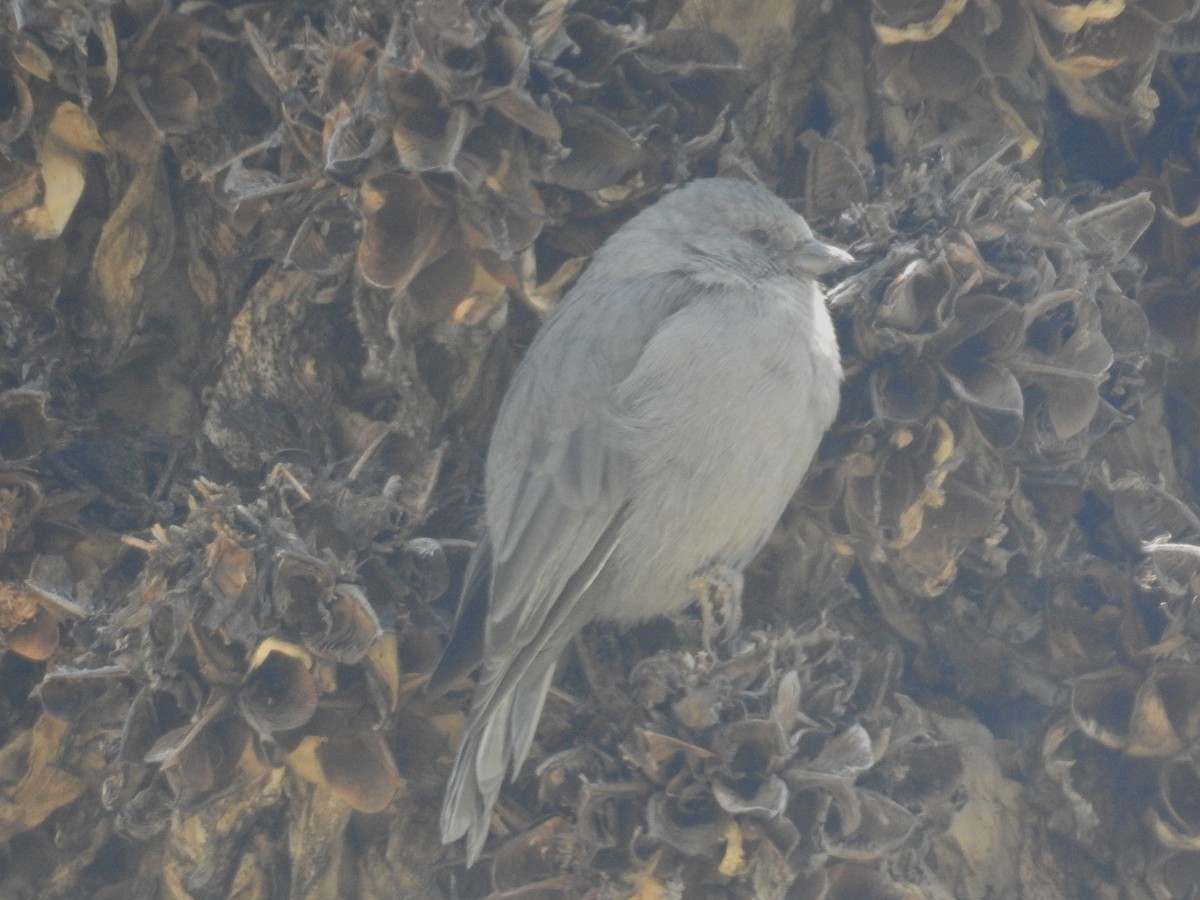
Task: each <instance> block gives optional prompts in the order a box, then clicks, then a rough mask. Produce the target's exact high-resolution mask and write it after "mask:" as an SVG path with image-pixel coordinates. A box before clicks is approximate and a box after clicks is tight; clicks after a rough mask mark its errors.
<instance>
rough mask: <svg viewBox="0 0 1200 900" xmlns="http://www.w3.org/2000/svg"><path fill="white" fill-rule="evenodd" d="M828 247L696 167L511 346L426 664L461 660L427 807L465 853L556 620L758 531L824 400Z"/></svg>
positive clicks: (554, 635)
mask: <svg viewBox="0 0 1200 900" xmlns="http://www.w3.org/2000/svg"><path fill="white" fill-rule="evenodd" d="M849 261H851V258H850V256H849V255H848V254H846V253H845V252H844V251H841V250H838V249H837V248H834V247H831V246H829V245H827V244H823V243H821V242H819V241H818V240H816V239H815V238H814V237H813V234H812V231H811V230H810V229H809V227H808V225H807V224H806V223H805V221H804V219H803V218H801V217H800V216H799V215H797V214H796V213H795V212H793V211H792V209H791V208H790V207H789V206H788V205H787V204H785V203H784V202H783V201H781V200H779V199H778V198H777V197H775V196H774V195H772V194H771V193H769V192H768V191H766V190H764V189H762V188H760V187H757V186H755V185H752V184H749V183H747V182H742V181H734V180H730V179H719V178H718V179H708V180H704V181H697V182H694V183H692V184H690V185H688V186H686V187H683V188H680V189H679V190H676V191H674V192H672V193H670V194H668V195H667V196H665V197H663V198H662V199H661V200H659V202H658V203H656V204H655V205H654V206H651V207H650V208H648V209H646V210H645V211H643V212H642V213H640V214H639V215H637V216H635V217H634V218H633V219H631V220H630V221H629V222H628V223H626V224H625V225H624V226H623V227H622V228H620V229H619V230H618V231H617V232H616V233H615V234H613V235H612V237H610V238H609V239H608V241H607V242H606V243H605V244H604V246H603V247H601V248H600V250H599V251H598V252H597V253H596V255H595V257H594V259H593V260H592V263H591V265H590V267H589V268H588V270H587V272H586V273H585V274H584V275H583V277H582V278H580V280H579V282H578V283H577V284H576V285H575V287H574V288H573V289H572V290H571V291H570V293H569V294H568V295H567V297H566V298H565V299H564V300H563V302H562V304H561V306H560V307H559V309H558V310H557V311H556V312H555V313H554V314H553V315H552V316H551V317H550V319H549V320H548V321H547V322H546V324H545V326H544V327H543V328H542V330H541V332H540V333H539V334H538V336H537V338H536V339H535V340H534V342H533V344H532V345H531V346H530V348H529V351H528V352H527V353H526V355H525V358H524V359H523V361H522V362H521V365H520V366H519V367H518V369H517V371H516V374H515V375H514V376H513V379H512V383H511V385H510V386H509V388H508V393H507V394H506V396H505V398H504V402H503V404H502V406H501V408H500V414H499V418H498V420H497V422H496V427H495V431H494V432H493V435H492V443H491V447H490V450H489V453H488V459H487V469H486V475H485V480H486V484H485V488H486V498H487V513H486V526H487V530H486V535H485V536H484V537H483V539H482V540H481V541H480V544H479V548H478V549H477V551H476V553H475V555H474V557H473V558H472V560H471V564H470V565H469V567H468V572H467V579H466V587H465V588H464V592H463V599H462V602H461V604H460V608H459V617H458V623H457V625H456V628H455V634H454V636H453V637H452V639H451V642H450V645H449V646H448V648H447V652H446V655H445V657H444V658H443V660H442V662H441V663H440V664H439V668H438V671H437V672H435V673H434V676H433V678H432V679H431V690H433V691H435V692H436V691H439V690H444V689H445V687H446V686H448V685H449V684H450V683H453V681H454V680H455V679H456V678H457V677H458V676H460V675H462V674H465V672H467V671H469V670H470V669H471V668H473V667H474V665H475V664H476V663H482V670H481V673H480V677H479V683H478V686H477V687H476V690H475V695H474V700H473V702H472V706H471V714H470V717H469V719H468V723H467V729H466V734H465V736H464V738H463V742H462V746H461V747H460V748H459V753H458V759H457V761H456V762H455V764H454V770H453V772H452V773H451V776H450V782H449V786H448V788H447V791H446V797H445V802H444V805H443V808H442V819H441V828H442V840H443V841H445V842H447V843H449V842H450V841H453V840H456V839H457V838H459V837H461V836H462V835H464V834H466V835H467V860H468V862H469V863H474V861H475V860H476V859H477V858H478V856H479V853H480V851H481V850H482V848H483V844H484V841H485V839H486V838H487V834H488V829H489V824H490V818H491V812H492V806H493V805H494V803H495V801H496V798H497V796H498V795H499V792H500V787H501V784H502V782H503V780H504V777H505V775H506V773H509V772H511V773H512V774H514V775H515V774H516V771H517V770H518V769H519V768H520V766H521V764H522V763H523V762H524V760H525V757H526V756H527V755H528V753H529V748H530V744H531V743H532V741H533V735H534V731H535V729H536V727H537V721H538V717H539V716H540V715H541V710H542V704H543V703H544V701H545V699H546V693H547V691H548V690H549V687H550V680H551V678H552V676H553V673H554V666H555V662H556V660H557V659H558V657H559V655H560V653H561V652H562V650H563V649H564V648H565V647H566V645H567V644H568V643H570V641H571V639H572V638H573V637H574V636H575V634H577V633H578V631H579V630H580V629H581V628H582V627H583V626H584V625H585V624H586V623H587V622H589V621H591V620H593V619H608V620H616V621H618V622H625V623H631V622H636V621H640V620H644V619H647V618H650V617H653V616H657V615H663V614H669V613H673V612H676V611H678V610H679V609H681V608H682V607H683V606H685V605H686V604H687V603H688V602H689V599H691V598H690V596H689V593H688V590H687V582H688V580H689V578H690V577H691V576H693V575H695V574H696V573H697V572H699V571H702V570H704V569H705V568H706V567H708V566H712V565H723V566H728V567H729V568H731V569H734V570H740V569H741V568H742V567H744V566H745V565H746V563H748V562H749V561H750V560H751V558H753V556H754V555H755V553H757V552H758V550H759V548H761V547H762V545H763V543H764V542H765V541H766V539H767V537H768V536H769V535H770V532H771V530H772V529H773V528H774V526H775V524H776V522H777V521H778V520H779V517H780V516H781V515H782V513H783V510H784V507H785V506H786V504H787V502H788V500H789V498H790V497H791V496H792V494H793V492H794V491H795V490H796V488H797V486H798V485H799V484H800V481H801V479H802V478H803V477H804V473H805V471H806V470H807V469H808V466H809V463H810V462H811V461H812V457H813V454H814V453H815V452H816V449H817V444H818V443H819V442H820V440H821V437H822V435H824V433H825V431H826V430H827V429H828V427H829V425H830V424H831V423H832V421H833V418H834V415H835V413H836V411H837V406H838V392H839V384H840V381H841V376H842V369H841V363H840V359H839V355H838V348H837V340H836V337H835V335H834V330H833V324H832V322H831V321H830V318H829V313H828V312H827V311H826V309H825V304H824V296H823V294H822V292H821V290H820V287H819V286H818V284H817V282H816V280H815V276H816V275H817V274H821V273H824V272H827V271H831V270H832V269H834V268H837V267H839V266H841V265H844V264H845V263H847V262H849Z"/></svg>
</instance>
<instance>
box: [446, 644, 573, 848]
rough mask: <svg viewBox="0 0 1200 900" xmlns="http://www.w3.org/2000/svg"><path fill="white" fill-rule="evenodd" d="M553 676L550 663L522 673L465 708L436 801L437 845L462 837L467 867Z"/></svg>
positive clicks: (524, 751) (529, 738)
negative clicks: (505, 686) (439, 838)
mask: <svg viewBox="0 0 1200 900" xmlns="http://www.w3.org/2000/svg"><path fill="white" fill-rule="evenodd" d="M553 677H554V666H553V664H551V665H549V666H547V667H545V668H542V669H539V670H537V671H533V672H526V673H524V675H523V676H522V677H521V678H520V680H518V681H517V682H516V684H514V685H513V686H512V688H511V689H509V690H507V691H504V692H503V693H495V694H492V695H491V696H486V695H485V698H484V701H483V703H482V704H481V705H480V706H479V708H476V709H473V710H471V718H470V721H469V722H468V724H467V731H466V734H465V735H463V740H462V744H461V745H460V746H459V748H458V758H457V759H456V760H455V761H454V769H453V770H452V771H451V772H450V781H449V784H448V785H447V786H446V797H445V800H444V801H443V802H442V843H444V844H449V843H450V842H451V841H456V840H458V839H459V838H460V837H462V836H463V835H464V834H465V835H466V836H467V865H468V866H471V865H474V864H475V861H476V860H477V859H479V854H480V852H481V851H482V850H483V844H484V842H485V841H486V840H487V836H488V831H489V829H490V826H491V819H492V807H493V806H494V805H495V804H496V798H497V797H498V796H500V787H501V785H502V784H503V783H504V774H505V772H506V771H509V770H511V775H512V776H515V775H516V774H517V771H518V770H519V769H520V768H521V764H522V763H523V762H525V757H526V756H528V755H529V748H530V746H531V745H532V744H533V736H534V732H536V731H537V723H538V719H539V718H540V717H541V714H542V705H543V704H544V703H545V702H546V694H547V693H548V692H549V690H550V681H551V679H552V678H553Z"/></svg>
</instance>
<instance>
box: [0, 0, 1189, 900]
mask: <svg viewBox="0 0 1200 900" xmlns="http://www.w3.org/2000/svg"><path fill="white" fill-rule="evenodd" d="M1197 7H1198V4H1197V3H1196V2H1195V0H1090V2H1072V0H917V2H911V0H871V2H868V0H824V2H821V3H815V2H814V3H801V2H795V0H758V2H754V3H744V2H736V0H623V2H618V0H409V2H403V0H399V2H382V0H330V2H313V0H293V2H287V0H260V2H246V3H238V2H220V3H219V2H213V0H184V2H179V3H167V2H164V0H115V2H114V0H13V2H11V3H8V4H6V5H5V8H4V10H3V11H2V12H0V234H2V238H0V648H2V655H0V895H2V896H4V897H6V898H13V900H17V898H34V897H36V898H42V900H45V898H78V897H88V898H96V900H104V898H117V897H120V898H130V897H137V898H140V897H171V898H184V897H189V898H228V897H255V898H276V897H292V898H314V900H315V898H334V897H354V898H384V897H389V898H390V897H418V898H424V897H434V896H456V897H483V896H492V897H496V898H522V900H533V898H537V900H542V898H558V897H564V898H565V897H589V898H610V897H635V898H641V900H658V898H689V900H690V898H709V897H713V898H715V897H745V898H750V897H753V898H773V897H777V898H842V900H847V898H884V900H911V898H930V900H934V898H956V900H983V898H995V897H1005V898H1029V900H1033V898H1038V900H1046V898H1060V897H1061V898H1080V897H1095V898H1118V897H1120V898H1175V897H1180V898H1182V897H1191V896H1195V890H1196V887H1195V886H1196V885H1197V884H1198V883H1200V801H1198V800H1197V798H1198V797H1200V756H1198V754H1197V750H1198V747H1200V744H1198V741H1200V643H1198V640H1200V618H1198V615H1197V610H1196V607H1195V602H1196V600H1195V598H1196V594H1197V590H1200V518H1198V516H1197V512H1196V509H1197V507H1196V500H1197V497H1196V490H1197V486H1198V479H1200V430H1198V429H1200V398H1198V395H1197V391H1196V388H1195V385H1196V383H1197V380H1198V377H1200V329H1198V327H1197V302H1196V276H1195V275H1194V272H1195V270H1196V268H1197V267H1196V256H1197V242H1196V240H1195V234H1196V230H1195V226H1196V225H1197V224H1198V223H1200V206H1198V204H1200V177H1198V171H1197V166H1198V164H1200V153H1198V151H1200V146H1198V132H1197V112H1198V111H1200V59H1198V57H1197V51H1198V50H1200V20H1198V19H1197V17H1196V16H1197ZM717 174H720V175H726V176H731V177H741V178H751V179H756V180H759V181H761V182H763V183H765V184H767V185H768V186H769V187H770V188H771V189H773V190H774V191H776V192H777V193H779V194H780V195H781V196H784V197H787V198H791V199H794V200H795V201H796V202H797V205H798V207H799V208H800V209H801V210H802V211H803V212H804V213H805V215H806V216H807V217H808V218H809V220H810V222H812V224H813V225H814V226H815V227H816V229H817V230H818V231H819V232H820V233H821V234H822V235H824V236H825V237H827V238H828V239H830V240H831V241H834V242H836V243H839V244H840V245H842V246H846V247H848V248H850V249H851V250H852V252H853V253H854V254H855V256H856V258H857V259H858V263H857V265H856V266H855V267H853V268H852V269H851V270H849V271H848V272H847V273H844V274H845V275H846V278H845V280H844V281H843V282H841V283H840V284H838V285H837V286H836V287H833V289H832V292H831V296H832V308H833V311H834V315H835V318H836V321H837V325H838V329H839V338H840V341H841V346H842V350H843V354H844V360H845V366H846V371H847V381H846V385H845V389H844V394H843V404H842V410H841V413H840V416H839V419H838V422H837V424H836V425H835V426H834V428H833V430H832V431H831V433H830V435H829V436H828V438H827V439H826V441H825V444H824V446H823V448H822V451H821V454H820V457H819V460H818V462H817V464H816V466H815V468H814V471H813V473H812V475H811V477H810V478H809V480H808V482H807V484H806V486H805V488H804V489H803V490H802V491H801V493H800V495H799V496H798V497H797V498H796V501H795V503H794V504H793V506H792V508H791V509H790V510H789V512H788V514H787V516H786V517H785V520H784V522H783V523H782V524H781V526H780V528H779V529H778V531H777V533H776V535H775V536H774V538H773V539H772V541H771V543H770V544H769V546H768V548H767V550H766V551H765V552H764V554H763V555H762V557H760V559H759V560H758V561H757V563H756V564H755V565H754V566H753V567H752V570H751V571H750V572H749V578H748V587H747V593H746V598H745V605H746V616H745V620H744V623H743V626H742V630H741V633H740V634H739V635H738V636H737V637H736V638H735V639H734V640H733V641H731V642H730V643H729V644H728V645H726V646H723V647H721V648H719V649H718V650H717V651H716V652H715V653H706V652H703V651H702V650H700V643H699V642H698V641H697V640H696V631H697V627H696V622H695V621H693V620H689V619H687V618H684V619H682V620H680V621H679V622H673V623H658V624H656V625H652V626H649V627H647V628H645V629H641V630H638V631H635V632H631V633H628V634H616V633H611V632H606V631H604V630H603V629H595V630H594V631H593V632H591V633H590V634H589V635H588V636H587V638H586V639H585V640H584V641H583V642H582V643H581V644H580V646H579V648H578V652H577V654H576V658H575V659H573V660H571V661H569V663H568V665H567V666H566V667H565V669H564V671H563V673H562V677H561V680H560V682H559V684H558V687H557V688H556V690H555V692H554V694H553V696H552V697H551V700H550V702H549V703H548V705H547V709H546V713H545V715H544V717H543V721H542V725H541V728H540V730H539V736H538V740H537V743H536V745H535V748H534V752H533V754H532V757H531V760H530V763H529V764H528V765H527V766H526V767H525V769H524V770H523V772H522V773H521V776H520V778H519V779H518V780H517V782H516V783H515V784H514V785H512V786H511V789H510V790H507V791H506V793H505V795H504V797H503V798H502V801H501V803H500V805H499V807H498V809H497V813H496V816H495V817H494V821H493V823H492V830H493V834H492V840H491V842H490V844H489V850H488V852H487V854H486V855H485V858H484V860H483V861H482V862H481V863H480V864H479V865H477V866H475V867H474V868H472V869H470V870H466V869H464V867H463V866H462V865H461V862H460V860H461V855H460V851H459V849H458V848H454V847H451V848H443V847H442V846H441V844H440V842H439V840H438V837H437V829H436V820H437V809H438V804H439V801H440V791H441V788H442V784H443V781H444V779H445V776H446V773H447V770H448V766H449V762H450V759H451V754H452V752H453V749H454V746H455V742H456V740H457V737H458V734H459V733H460V731H461V728H462V725H463V713H464V708H465V705H466V702H467V697H468V696H469V688H470V685H469V683H466V682H464V684H463V685H462V690H459V691H455V692H452V693H451V694H450V695H448V696H447V697H445V698H442V699H439V700H437V701H429V700H427V699H425V698H424V697H423V695H422V693H421V687H422V685H423V683H424V679H425V677H426V675H427V673H428V672H429V670H430V669H431V667H432V665H433V663H434V661H435V660H436V658H437V655H438V652H439V650H440V647H441V644H442V641H443V640H444V638H445V635H446V633H447V631H448V627H449V623H450V621H451V620H452V616H453V607H454V593H455V590H456V585H457V581H458V579H459V578H460V577H461V570H462V566H463V563H464V562H465V559H466V555H467V553H468V552H469V549H470V540H471V538H472V535H473V534H474V523H475V521H476V520H477V517H478V513H479V509H480V497H479V485H480V482H481V462H482V459H483V454H484V452H485V449H486V442H487V437H488V433H489V429H490V425H491V421H492V418H493V416H494V413H495V409H496V405H497V402H498V399H499V397H500V396H501V395H502V393H503V389H504V385H505V383H506V380H507V377H508V375H509V374H510V373H511V371H512V369H513V366H514V365H515V363H516V361H517V360H518V359H519V357H520V353H521V350H522V348H523V347H524V346H525V345H526V344H527V343H528V341H529V339H530V338H531V336H532V334H533V333H534V332H535V331H536V329H537V326H538V324H539V322H540V320H541V318H542V317H543V316H544V315H545V313H546V312H547V311H548V310H549V309H551V308H552V307H553V305H554V303H555V302H556V300H557V299H558V298H559V297H560V296H561V294H562V292H563V291H564V289H566V288H567V287H568V286H569V285H570V284H571V283H572V281H573V279H574V278H575V277H576V276H577V274H578V273H579V272H580V271H581V269H582V268H583V267H584V266H585V265H586V263H587V260H588V258H589V255H590V254H591V253H592V251H593V250H594V249H595V248H596V247H597V246H598V245H599V244H600V243H601V242H602V241H603V240H604V238H605V237H606V236H607V235H608V234H610V233H611V232H612V231H613V230H614V229H615V228H616V227H617V226H618V225H619V224H620V223H621V222H623V221H624V220H626V219H627V218H628V217H629V216H631V215H633V214H634V213H635V212H636V211H637V210H639V209H641V208H642V207H643V206H645V205H646V204H648V203H650V202H653V200H654V199H655V198H656V197H657V196H658V195H660V194H661V193H662V192H663V191H664V190H667V189H669V188H670V187H671V186H672V185H676V184H679V183H681V182H683V181H686V180H688V179H690V178H694V177H701V176H710V175H717ZM831 287H832V285H831ZM746 439H747V440H753V439H754V436H753V435H747V436H746Z"/></svg>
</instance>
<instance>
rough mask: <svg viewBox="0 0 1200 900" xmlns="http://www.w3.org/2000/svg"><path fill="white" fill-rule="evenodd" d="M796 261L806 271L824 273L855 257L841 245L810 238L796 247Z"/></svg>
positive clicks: (817, 273) (850, 261) (845, 263)
mask: <svg viewBox="0 0 1200 900" xmlns="http://www.w3.org/2000/svg"><path fill="white" fill-rule="evenodd" d="M796 262H797V263H798V264H799V267H800V268H801V269H803V270H804V271H805V272H811V273H812V274H814V275H824V274H825V273H826V272H832V271H833V270H834V269H840V268H841V267H842V266H844V265H847V264H848V263H852V262H854V257H853V256H851V255H850V254H849V253H847V252H846V251H845V250H843V249H842V248H841V247H835V246H833V244H826V243H823V242H822V241H818V240H817V239H816V238H810V239H809V240H807V241H805V242H804V243H803V244H801V245H800V246H799V247H798V248H797V249H796Z"/></svg>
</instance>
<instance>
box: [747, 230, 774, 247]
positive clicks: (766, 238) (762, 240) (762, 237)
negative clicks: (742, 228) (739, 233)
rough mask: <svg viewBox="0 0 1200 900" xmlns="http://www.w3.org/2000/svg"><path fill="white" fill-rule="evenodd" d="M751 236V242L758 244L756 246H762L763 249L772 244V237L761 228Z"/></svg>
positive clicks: (751, 233)
mask: <svg viewBox="0 0 1200 900" xmlns="http://www.w3.org/2000/svg"><path fill="white" fill-rule="evenodd" d="M749 236H750V240H752V241H754V243H756V244H760V245H761V246H763V247H765V246H767V244H769V243H771V236H770V235H769V234H767V233H766V231H764V230H763V229H761V228H755V229H754V230H753V231H751V232H750V235H749Z"/></svg>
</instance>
